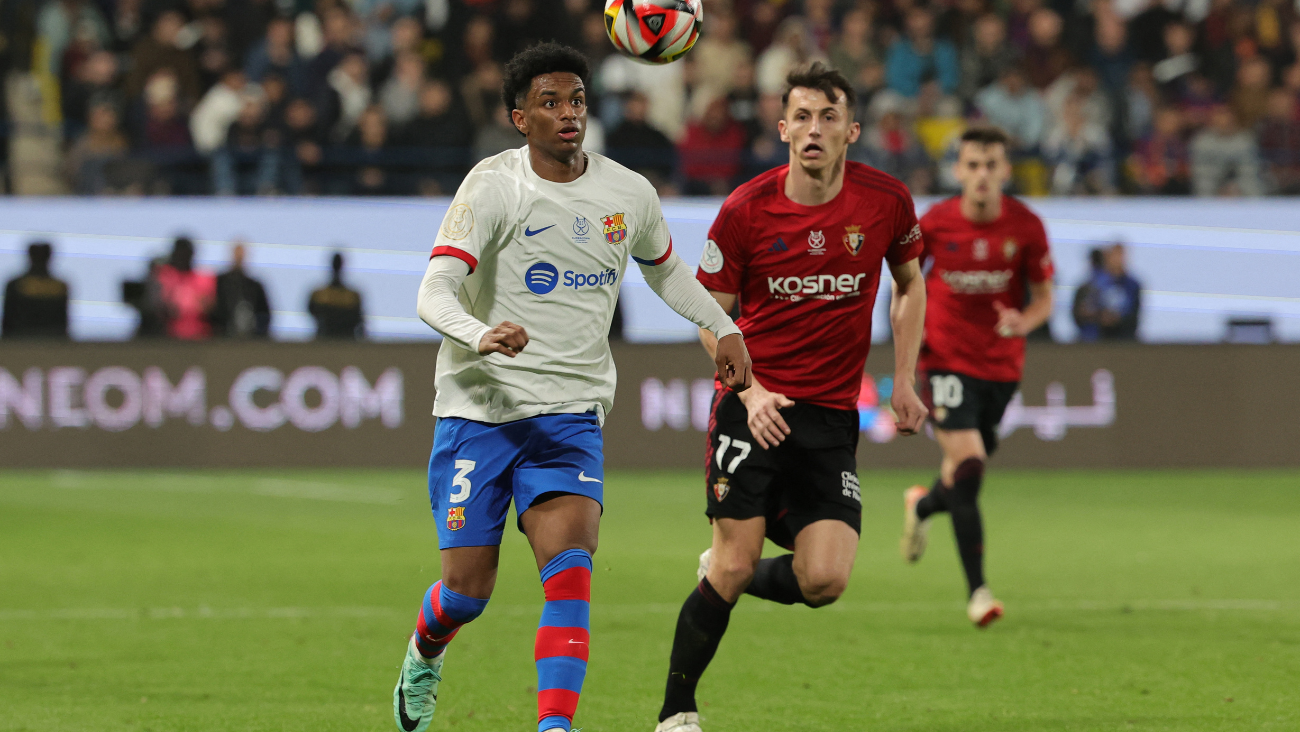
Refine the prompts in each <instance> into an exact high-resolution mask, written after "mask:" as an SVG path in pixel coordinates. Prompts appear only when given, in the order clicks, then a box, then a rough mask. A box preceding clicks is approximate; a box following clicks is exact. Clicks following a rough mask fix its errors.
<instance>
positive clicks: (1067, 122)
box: [1043, 93, 1114, 196]
mask: <svg viewBox="0 0 1300 732" xmlns="http://www.w3.org/2000/svg"><path fill="white" fill-rule="evenodd" d="M1087 103H1088V97H1086V96H1084V95H1083V94H1082V93H1075V94H1071V95H1070V96H1069V97H1068V98H1067V99H1066V100H1065V104H1064V106H1063V107H1062V109H1061V116H1060V119H1059V121H1057V123H1056V125H1055V126H1054V127H1053V128H1052V130H1051V131H1050V132H1048V133H1047V138H1046V139H1045V140H1044V141H1043V158H1044V159H1045V161H1046V163H1047V165H1048V166H1049V167H1050V168H1051V187H1052V193H1054V194H1056V195H1058V196H1077V195H1088V194H1105V193H1111V192H1112V191H1113V190H1114V161H1113V158H1112V156H1113V154H1114V150H1113V148H1112V146H1111V141H1110V137H1109V136H1108V135H1107V134H1106V128H1105V127H1102V126H1101V125H1099V124H1097V123H1096V122H1093V121H1090V120H1089V119H1088V115H1087V113H1086V111H1085V109H1086V105H1087Z"/></svg>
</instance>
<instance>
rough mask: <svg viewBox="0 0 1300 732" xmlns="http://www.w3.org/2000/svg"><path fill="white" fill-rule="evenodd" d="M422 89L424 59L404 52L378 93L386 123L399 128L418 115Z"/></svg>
mask: <svg viewBox="0 0 1300 732" xmlns="http://www.w3.org/2000/svg"><path fill="white" fill-rule="evenodd" d="M423 87H424V59H422V58H420V56H419V54H416V53H412V52H409V51H408V52H404V53H402V54H401V55H400V56H398V57H397V60H396V62H395V64H394V65H393V74H392V76H390V77H389V78H388V81H386V82H384V86H383V88H382V89H381V90H380V92H379V103H380V105H382V106H383V109H384V116H385V117H387V119H388V121H389V122H390V123H391V124H393V125H395V126H401V125H405V124H406V123H408V122H410V121H411V120H413V119H415V117H416V115H418V114H419V113H420V91H421V89H423Z"/></svg>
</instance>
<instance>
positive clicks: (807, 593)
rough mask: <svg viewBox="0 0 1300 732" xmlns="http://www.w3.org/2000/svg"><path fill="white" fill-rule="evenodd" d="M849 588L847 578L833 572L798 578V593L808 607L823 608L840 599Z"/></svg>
mask: <svg viewBox="0 0 1300 732" xmlns="http://www.w3.org/2000/svg"><path fill="white" fill-rule="evenodd" d="M848 586H849V578H848V577H847V576H845V575H841V574H838V573H834V572H827V573H815V574H813V575H811V576H808V577H800V578H799V591H800V592H802V593H803V600H804V604H806V605H808V607H825V606H826V605H829V604H831V603H832V602H835V601H836V600H838V599H840V595H843V594H844V590H845V589H847V588H848Z"/></svg>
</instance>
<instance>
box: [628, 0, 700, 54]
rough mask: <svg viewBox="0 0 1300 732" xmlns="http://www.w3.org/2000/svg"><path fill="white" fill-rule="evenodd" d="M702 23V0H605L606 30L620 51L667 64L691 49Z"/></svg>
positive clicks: (697, 37)
mask: <svg viewBox="0 0 1300 732" xmlns="http://www.w3.org/2000/svg"><path fill="white" fill-rule="evenodd" d="M702 25H704V6H703V5H702V4H701V0H605V32H606V33H608V34H609V40H610V41H611V42H612V43H613V44H614V48H617V49H618V50H619V52H620V53H622V54H624V55H626V56H628V57H630V58H632V59H633V60H635V61H640V62H641V63H645V64H668V63H672V62H673V61H676V60H677V59H679V58H681V57H682V56H685V55H686V52H687V51H689V50H691V48H692V47H693V46H694V45H695V41H696V40H697V39H699V37H700V26H702Z"/></svg>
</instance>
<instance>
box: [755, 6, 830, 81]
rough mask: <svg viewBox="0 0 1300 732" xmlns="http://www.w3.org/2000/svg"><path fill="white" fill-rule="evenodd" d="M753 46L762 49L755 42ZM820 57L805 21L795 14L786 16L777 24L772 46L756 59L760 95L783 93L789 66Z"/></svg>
mask: <svg viewBox="0 0 1300 732" xmlns="http://www.w3.org/2000/svg"><path fill="white" fill-rule="evenodd" d="M752 42H753V41H752V40H751V43H752ZM755 47H756V48H761V46H758V45H757V44H756V45H755ZM820 57H821V54H820V53H818V52H817V49H816V46H814V44H813V40H812V35H811V33H810V32H809V30H808V23H807V21H805V20H804V19H803V18H801V17H798V16H792V17H789V18H786V19H785V20H783V21H781V25H780V26H778V27H777V29H776V34H775V36H774V37H773V39H772V43H771V45H769V46H767V48H766V49H765V50H764V51H763V52H762V53H761V54H759V56H758V60H757V61H756V67H755V75H756V76H757V82H758V91H759V92H761V93H763V94H780V93H782V92H784V91H785V77H786V76H788V75H789V74H790V71H791V70H792V69H794V68H795V67H796V66H799V65H800V64H806V63H808V62H810V61H812V60H814V59H817V58H820Z"/></svg>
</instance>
